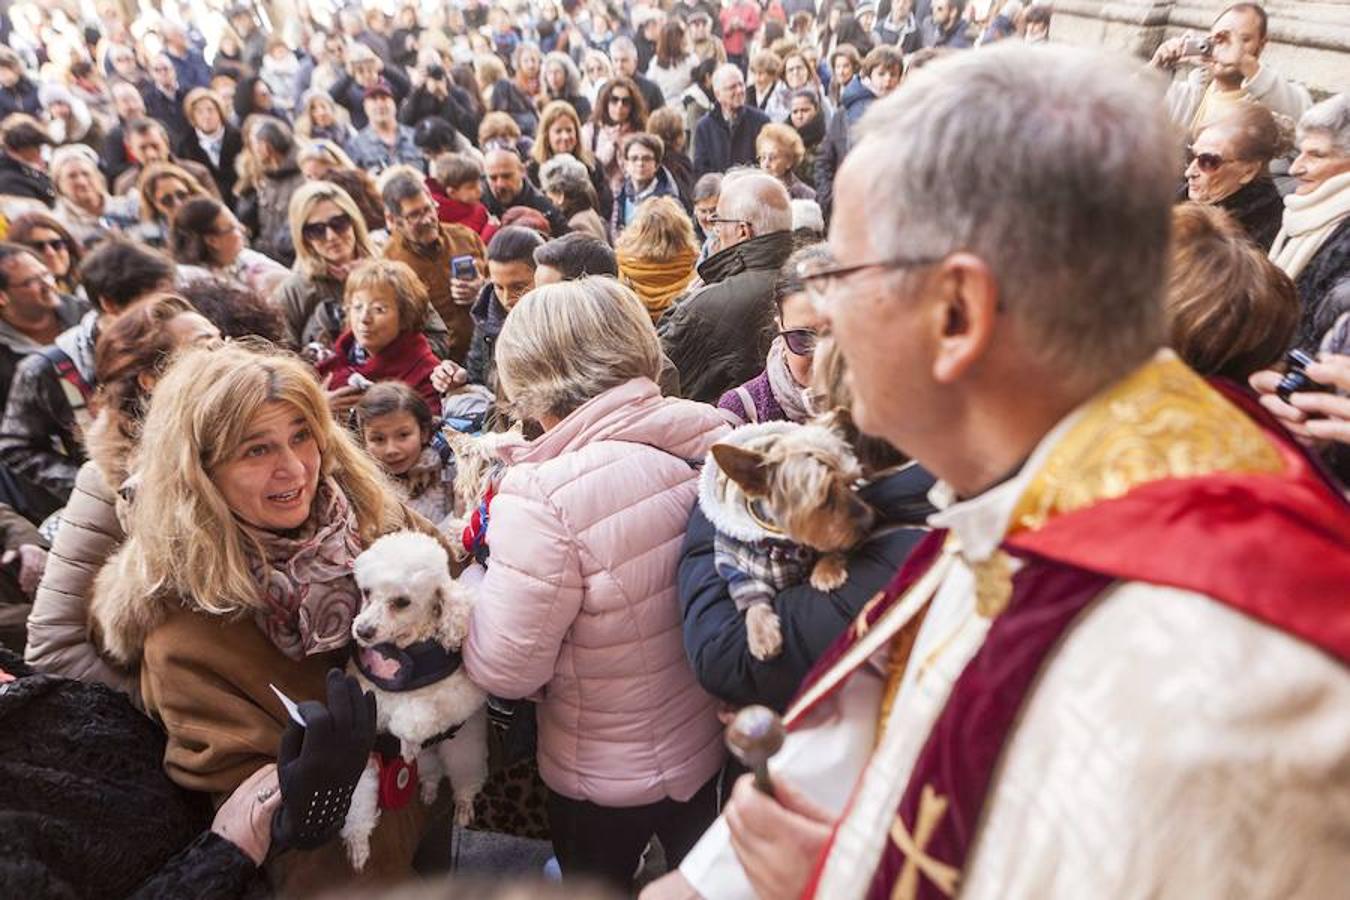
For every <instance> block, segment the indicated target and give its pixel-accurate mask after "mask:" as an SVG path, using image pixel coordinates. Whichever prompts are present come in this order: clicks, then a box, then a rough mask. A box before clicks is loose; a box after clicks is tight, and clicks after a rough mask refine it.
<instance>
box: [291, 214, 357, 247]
mask: <svg viewBox="0 0 1350 900" xmlns="http://www.w3.org/2000/svg"><path fill="white" fill-rule="evenodd" d="M351 230H352V217H351V216H349V215H347V214H346V213H339V214H337V215H336V216H333V218H331V219H327V220H325V221H323V222H306V223H305V224H304V225H303V226H301V228H300V234H301V235H302V236H303V237H304V239H305V240H307V241H321V240H323V239H324V238H325V237H327V236H328V235H329V234H332V235H335V236H336V237H342V236H343V235H344V234H346V233H347V232H349V231H351Z"/></svg>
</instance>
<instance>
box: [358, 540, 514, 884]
mask: <svg viewBox="0 0 1350 900" xmlns="http://www.w3.org/2000/svg"><path fill="white" fill-rule="evenodd" d="M353 574H354V575H355V578H356V584H357V586H358V587H360V589H361V597H362V603H361V613H360V615H358V616H357V617H356V620H355V621H354V622H353V623H352V635H353V636H354V637H355V638H356V643H357V645H358V648H357V653H356V658H355V659H354V660H353V662H352V665H351V668H352V671H353V672H354V673H355V674H356V676H357V678H358V679H359V680H360V682H361V685H362V687H365V688H368V689H371V690H373V691H375V694H376V698H377V702H378V709H379V713H378V715H379V728H380V730H381V731H387V732H388V733H389V734H391V735H393V736H394V737H396V738H398V739H399V741H400V742H401V744H402V748H401V752H402V756H403V759H404V760H406V761H408V762H411V761H412V760H413V759H414V758H415V759H416V760H417V767H418V772H419V778H420V779H421V784H422V800H423V802H425V803H428V804H429V803H431V802H433V801H434V800H435V799H436V792H437V789H438V788H439V786H440V780H441V777H442V776H443V775H448V776H449V778H450V786H451V788H452V789H453V790H454V793H455V821H456V822H457V823H459V824H460V825H468V824H469V823H470V822H471V821H472V820H473V802H474V798H475V797H476V796H477V795H478V792H479V790H480V789H481V788H482V787H483V782H484V781H486V780H487V775H488V765H487V713H486V709H485V706H484V704H485V702H486V699H487V698H486V695H485V694H484V693H483V691H482V690H480V689H479V688H478V687H477V686H476V685H474V684H473V683H472V682H471V681H469V678H468V676H467V675H466V674H465V673H464V670H463V668H462V666H461V665H460V659H459V650H460V647H461V646H462V645H463V643H464V638H465V636H466V635H467V634H468V628H469V607H470V605H471V594H470V592H469V591H468V590H467V589H466V588H464V587H462V586H460V585H457V584H456V583H455V582H454V581H453V580H452V579H451V578H450V571H449V558H448V556H447V554H446V552H445V549H444V548H443V547H442V546H441V544H440V543H439V542H437V541H436V539H435V538H432V537H430V536H428V535H425V534H420V533H418V532H413V531H400V532H396V533H394V534H389V535H385V536H384V537H382V538H380V539H379V540H377V541H376V542H375V543H374V544H371V546H370V548H369V549H368V550H366V551H365V552H364V553H362V554H361V555H360V556H358V557H357V558H356V563H355V566H354V570H353ZM379 817H380V810H379V766H378V765H377V764H376V763H375V762H374V760H373V759H372V762H371V764H370V765H369V766H367V767H366V771H365V772H364V773H363V774H362V776H361V780H360V782H359V783H358V784H357V786H356V792H355V793H354V794H353V796H352V802H351V808H350V810H349V811H348V813H347V821H346V824H345V825H343V828H342V837H343V840H345V841H346V843H347V853H348V856H349V857H350V858H351V861H352V865H353V866H354V867H355V868H356V869H357V870H358V871H359V870H360V869H361V868H363V867H364V866H365V864H366V860H367V859H368V858H369V856H370V834H371V832H372V831H374V829H375V825H376V823H377V822H378V821H379Z"/></svg>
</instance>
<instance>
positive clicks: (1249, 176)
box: [1185, 102, 1288, 250]
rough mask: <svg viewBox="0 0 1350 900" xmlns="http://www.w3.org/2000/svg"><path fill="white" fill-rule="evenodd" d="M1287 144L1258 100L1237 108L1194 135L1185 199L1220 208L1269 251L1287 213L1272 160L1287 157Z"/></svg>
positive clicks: (1282, 134) (1271, 117)
mask: <svg viewBox="0 0 1350 900" xmlns="http://www.w3.org/2000/svg"><path fill="white" fill-rule="evenodd" d="M1287 143H1288V141H1287V140H1286V138H1285V135H1284V131H1283V129H1281V128H1280V126H1279V124H1277V123H1276V121H1275V116H1274V115H1273V114H1272V113H1271V112H1270V110H1269V109H1267V108H1266V107H1265V106H1263V105H1262V104H1260V103H1255V102H1243V103H1240V104H1238V105H1237V107H1236V108H1235V109H1234V110H1233V112H1232V113H1230V114H1228V115H1227V116H1224V117H1223V118H1222V119H1220V120H1219V121H1217V122H1215V123H1213V124H1212V125H1207V126H1205V127H1204V128H1203V129H1201V130H1200V133H1199V134H1197V135H1196V136H1195V142H1194V143H1193V144H1191V161H1190V163H1189V164H1188V165H1187V166H1186V192H1185V197H1186V199H1188V200H1193V201H1195V202H1196V203H1204V204H1207V205H1210V206H1218V207H1220V208H1221V209H1223V210H1225V211H1226V212H1228V214H1229V215H1231V216H1232V217H1233V218H1234V219H1236V220H1237V222H1238V224H1239V225H1241V226H1242V228H1243V230H1244V231H1246V232H1247V235H1248V236H1249V237H1250V238H1251V239H1252V240H1253V241H1255V242H1256V243H1257V244H1259V245H1260V246H1261V248H1262V249H1263V250H1268V249H1270V244H1271V242H1272V241H1273V240H1275V235H1276V234H1278V233H1279V230H1280V219H1281V217H1282V216H1283V215H1284V199H1283V198H1282V197H1281V196H1280V191H1279V188H1277V187H1276V186H1275V182H1274V181H1273V180H1272V179H1271V177H1270V161H1271V160H1272V159H1274V158H1275V157H1277V156H1283V155H1284V153H1285V150H1286V149H1287V146H1286V145H1287Z"/></svg>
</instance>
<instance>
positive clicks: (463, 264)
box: [450, 256, 478, 281]
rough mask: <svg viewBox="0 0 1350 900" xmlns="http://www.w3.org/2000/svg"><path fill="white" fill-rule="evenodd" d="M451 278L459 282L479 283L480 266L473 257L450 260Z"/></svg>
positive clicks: (459, 257) (458, 257) (457, 257)
mask: <svg viewBox="0 0 1350 900" xmlns="http://www.w3.org/2000/svg"><path fill="white" fill-rule="evenodd" d="M450 277H451V278H454V279H457V280H459V281H477V280H478V266H477V265H476V264H475V263H474V260H473V257H472V256H456V257H455V258H454V259H452V260H450Z"/></svg>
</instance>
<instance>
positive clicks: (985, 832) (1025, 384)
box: [653, 42, 1350, 900]
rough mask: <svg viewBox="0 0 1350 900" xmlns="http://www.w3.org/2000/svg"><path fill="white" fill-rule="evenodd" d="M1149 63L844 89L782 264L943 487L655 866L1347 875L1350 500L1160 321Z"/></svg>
mask: <svg viewBox="0 0 1350 900" xmlns="http://www.w3.org/2000/svg"><path fill="white" fill-rule="evenodd" d="M1155 97H1156V95H1155V94H1154V93H1153V91H1152V88H1151V86H1149V85H1147V84H1146V83H1144V82H1141V81H1140V80H1139V79H1138V78H1137V77H1136V76H1135V73H1134V71H1133V70H1132V68H1130V67H1126V66H1125V65H1123V64H1117V63H1115V62H1111V61H1103V59H1102V56H1101V53H1100V51H1097V50H1093V51H1087V50H1078V49H1072V48H1065V47H1052V48H1038V47H1031V46H1027V45H1021V44H1012V43H1011V42H1004V43H1001V44H999V45H997V46H996V47H993V48H989V49H987V50H983V51H981V52H980V53H978V54H968V55H966V54H963V55H957V56H953V57H951V58H950V59H947V60H943V61H940V62H938V63H935V64H933V65H931V66H928V67H925V68H924V69H923V70H921V71H920V72H919V73H918V74H917V75H916V76H915V77H914V78H913V79H912V80H911V81H909V82H907V84H906V85H905V86H904V87H902V88H901V89H900V91H898V92H897V95H896V96H895V97H894V98H891V99H887V100H883V101H881V102H879V103H878V104H877V105H876V106H875V107H874V108H873V111H872V112H871V113H870V114H869V116H868V118H867V119H866V120H865V122H864V133H863V137H862V140H861V141H860V143H859V145H858V146H857V148H856V149H855V151H854V152H853V153H852V154H850V155H849V158H848V160H847V161H846V162H845V163H844V166H843V168H842V169H841V172H840V179H839V193H838V207H837V208H838V210H839V212H838V214H837V215H836V216H835V218H834V221H833V224H832V229H831V233H830V249H831V252H832V254H833V256H834V261H833V262H825V263H823V264H822V265H820V266H818V267H815V268H813V269H812V270H810V271H807V272H804V273H802V274H803V276H804V278H805V281H806V283H807V285H808V290H810V291H812V292H813V293H814V294H815V295H816V296H817V298H818V300H819V301H820V303H821V307H822V310H823V311H824V312H825V314H826V315H827V316H828V318H829V321H830V324H831V327H832V329H833V333H834V335H835V339H836V340H837V341H838V344H839V348H840V349H841V350H842V352H843V353H844V356H845V358H846V360H847V362H848V365H849V374H850V377H851V385H852V389H853V395H854V403H853V408H852V412H853V416H854V418H855V420H856V422H857V425H858V427H859V428H861V429H862V430H863V431H865V432H867V433H870V434H874V435H877V436H880V437H883V438H885V439H886V440H888V441H889V442H891V443H892V444H894V445H895V446H896V447H899V448H901V449H903V450H904V451H906V452H907V453H909V454H910V455H912V456H913V458H914V459H915V460H917V461H918V462H919V463H920V464H921V465H923V466H924V467H925V468H927V469H928V470H929V471H931V472H933V473H934V474H936V475H937V476H938V477H939V479H941V483H940V484H939V486H938V488H937V489H936V490H935V492H934V499H935V500H936V501H937V502H938V506H939V507H940V510H941V511H940V512H938V513H936V514H934V515H933V516H932V517H931V520H930V522H931V524H932V525H933V527H934V532H933V533H932V535H931V536H930V538H929V539H928V540H927V541H926V542H925V543H924V544H921V545H920V546H919V547H918V548H916V550H915V551H914V554H913V555H912V556H911V557H910V559H909V561H908V562H907V563H906V565H905V567H904V568H903V569H902V570H901V572H900V573H899V575H898V576H897V578H896V579H895V581H893V582H892V584H891V585H890V586H889V587H888V588H887V589H886V591H884V592H883V593H881V594H880V595H878V597H877V598H876V599H875V600H874V601H873V602H872V603H870V604H869V605H868V607H867V608H866V609H865V610H864V611H863V613H862V614H861V616H860V617H859V619H858V620H857V621H856V622H855V623H854V625H853V627H852V628H851V629H850V630H849V631H848V632H847V633H846V634H845V635H844V636H843V637H842V638H841V639H840V641H839V642H837V643H836V644H835V646H834V647H832V648H831V649H830V650H829V651H827V652H826V654H825V657H824V658H823V659H822V660H821V661H820V663H819V664H818V666H817V670H816V674H815V675H814V676H813V677H812V678H810V679H808V683H807V684H806V686H805V687H804V689H803V691H802V693H801V694H800V695H799V696H798V699H797V700H796V702H795V703H794V705H793V707H792V709H791V710H790V711H789V713H788V717H787V722H788V728H789V735H788V739H787V743H786V745H785V746H784V749H783V750H782V752H781V753H780V754H779V755H778V756H777V757H776V758H775V760H774V762H775V765H774V766H773V772H774V779H775V785H776V796H775V797H769V796H767V795H765V794H761V793H759V792H757V791H756V790H755V788H754V786H753V781H752V780H751V779H748V778H746V779H742V781H741V782H739V783H738V784H737V785H736V788H735V790H734V792H733V797H732V800H731V802H730V804H729V805H728V807H727V810H726V812H725V814H724V816H723V818H722V819H721V820H719V823H718V824H717V825H715V826H714V828H713V829H712V830H711V831H710V832H709V833H708V834H707V835H705V837H704V839H703V840H702V841H701V842H700V844H699V846H698V847H696V848H695V849H694V851H693V852H691V853H690V855H689V856H688V857H686V858H685V861H684V862H683V864H682V865H681V867H680V875H679V876H676V877H674V878H672V879H671V881H670V882H667V883H665V884H663V885H662V886H661V889H662V890H665V891H667V892H668V893H671V894H675V893H680V892H681V891H683V892H684V893H685V894H686V895H687V894H688V893H690V891H691V890H692V891H696V892H697V893H700V894H702V895H704V896H708V897H716V898H718V900H724V898H739V897H750V896H755V895H757V896H759V897H761V898H765V900H776V898H785V897H799V896H807V897H819V898H829V900H854V898H861V897H898V898H942V897H954V896H957V895H958V894H959V895H960V896H961V897H962V898H963V900H983V898H1004V897H1019V898H1021V897H1027V898H1031V897H1034V898H1037V900H1056V898H1081V897H1093V898H1118V897H1121V898H1123V897H1141V896H1150V897H1153V896H1156V897H1177V898H1180V897H1187V898H1190V897H1225V898H1234V897H1239V898H1258V897H1281V898H1289V897H1301V898H1302V897H1306V898H1320V897H1328V896H1333V895H1338V894H1340V893H1343V892H1344V886H1345V885H1346V884H1347V883H1350V880H1348V879H1350V856H1347V854H1346V852H1345V837H1344V835H1345V831H1344V828H1345V822H1346V816H1347V815H1348V814H1350V717H1347V716H1346V715H1345V709H1346V708H1347V704H1350V672H1348V671H1347V662H1350V608H1348V607H1347V606H1346V604H1345V602H1344V599H1343V598H1344V597H1345V585H1346V584H1350V555H1348V553H1347V549H1346V548H1347V547H1350V514H1347V510H1346V505H1345V502H1344V500H1343V499H1342V498H1340V497H1339V495H1338V494H1337V493H1336V492H1335V491H1334V490H1332V489H1331V488H1330V487H1329V486H1328V485H1327V484H1326V483H1325V482H1323V481H1322V480H1321V478H1320V477H1319V476H1318V475H1317V474H1316V473H1315V472H1314V471H1313V469H1312V468H1311V467H1310V466H1309V464H1308V462H1307V461H1306V459H1305V457H1304V456H1303V455H1302V454H1301V453H1300V452H1299V451H1298V450H1297V449H1296V448H1295V447H1294V445H1293V444H1292V442H1291V441H1290V440H1289V439H1288V437H1287V435H1285V434H1283V433H1282V432H1278V430H1277V429H1273V428H1271V429H1267V428H1266V427H1264V426H1263V425H1262V424H1258V422H1257V420H1255V419H1253V418H1252V417H1250V416H1249V414H1248V410H1253V409H1255V405H1254V404H1252V403H1251V402H1250V401H1248V400H1246V399H1242V398H1240V397H1239V395H1237V394H1236V393H1232V394H1231V395H1226V394H1225V393H1221V392H1220V391H1219V390H1216V389H1215V388H1214V387H1211V386H1210V385H1208V384H1207V383H1206V382H1205V381H1203V380H1202V379H1200V378H1199V377H1198V376H1196V375H1195V374H1194V373H1192V372H1191V371H1190V370H1189V369H1187V368H1186V367H1185V366H1184V365H1183V364H1182V363H1181V362H1180V361H1179V360H1178V359H1177V358H1176V357H1175V356H1174V355H1173V354H1171V353H1170V352H1168V351H1165V350H1159V347H1160V346H1161V345H1162V342H1163V340H1164V337H1165V330H1164V326H1163V310H1162V303H1161V301H1160V297H1161V294H1162V291H1163V284H1164V277H1165V272H1166V267H1167V266H1166V263H1167V257H1168V239H1169V218H1168V217H1169V210H1170V207H1171V204H1172V197H1171V184H1172V182H1173V178H1172V177H1171V176H1172V175H1173V174H1174V173H1175V172H1176V160H1175V158H1174V156H1175V149H1176V146H1177V142H1176V140H1175V137H1174V130H1173V126H1172V125H1171V123H1170V122H1169V121H1168V120H1167V118H1166V115H1165V113H1164V112H1163V111H1162V110H1161V109H1159V108H1158V106H1157V103H1156V99H1155ZM990 147H998V148H1000V151H1001V152H999V153H997V154H990V153H989V148H990ZM952 172H959V173H961V177H960V178H952V177H949V175H950V173H952ZM1107 234H1109V235H1111V240H1110V242H1109V243H1104V242H1103V240H1102V237H1103V235H1107ZM1276 823H1278V825H1277V824H1276ZM658 893H659V891H657V890H654V891H653V895H656V894H658Z"/></svg>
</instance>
